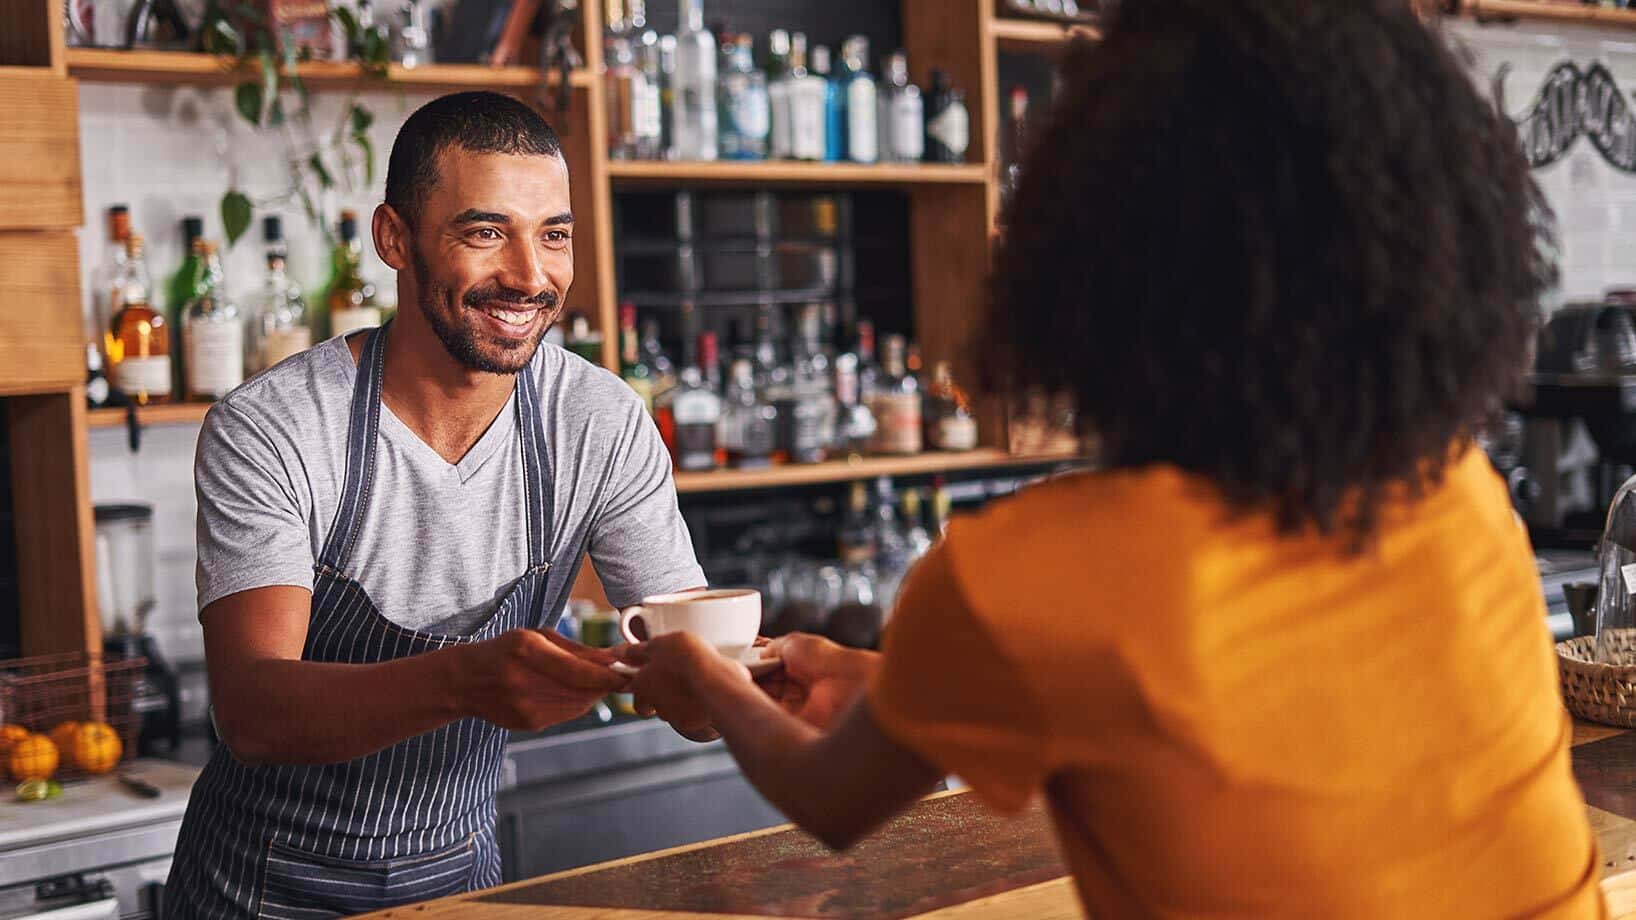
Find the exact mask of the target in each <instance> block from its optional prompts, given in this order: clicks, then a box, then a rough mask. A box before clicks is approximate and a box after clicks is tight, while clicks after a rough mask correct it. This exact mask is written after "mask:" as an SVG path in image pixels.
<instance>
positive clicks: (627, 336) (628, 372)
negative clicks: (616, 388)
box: [619, 303, 653, 413]
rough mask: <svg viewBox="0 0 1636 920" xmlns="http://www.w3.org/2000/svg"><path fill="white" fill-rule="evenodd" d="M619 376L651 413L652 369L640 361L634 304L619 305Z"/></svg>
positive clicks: (639, 345)
mask: <svg viewBox="0 0 1636 920" xmlns="http://www.w3.org/2000/svg"><path fill="white" fill-rule="evenodd" d="M619 376H620V377H621V378H622V379H623V380H624V381H625V382H626V383H627V384H629V385H630V388H631V389H633V390H635V391H636V395H637V396H640V397H642V405H643V406H645V407H646V408H647V410H648V412H650V413H651V412H652V411H653V369H652V368H650V367H648V366H647V363H646V362H644V361H643V360H642V344H641V340H640V338H639V337H638V336H637V332H636V304H633V303H622V304H620V305H619Z"/></svg>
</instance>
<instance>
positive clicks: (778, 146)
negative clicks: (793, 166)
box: [767, 80, 790, 160]
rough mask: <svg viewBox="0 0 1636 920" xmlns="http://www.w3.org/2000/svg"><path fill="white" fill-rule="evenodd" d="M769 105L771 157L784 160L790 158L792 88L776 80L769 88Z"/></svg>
mask: <svg viewBox="0 0 1636 920" xmlns="http://www.w3.org/2000/svg"><path fill="white" fill-rule="evenodd" d="M767 104H768V107H769V108H770V109H771V117H772V136H771V138H770V139H769V140H770V142H771V145H772V150H771V154H770V155H771V156H772V157H773V158H774V159H778V160H783V159H788V158H789V156H790V87H789V83H788V82H786V81H784V80H775V81H773V83H772V85H770V86H768V87H767Z"/></svg>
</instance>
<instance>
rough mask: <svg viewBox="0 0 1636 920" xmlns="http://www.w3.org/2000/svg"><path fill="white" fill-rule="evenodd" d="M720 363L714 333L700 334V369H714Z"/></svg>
mask: <svg viewBox="0 0 1636 920" xmlns="http://www.w3.org/2000/svg"><path fill="white" fill-rule="evenodd" d="M719 361H720V354H719V351H718V348H717V345H716V334H715V333H714V332H701V333H699V367H701V368H712V367H715V366H716V364H717V363H718V362H719Z"/></svg>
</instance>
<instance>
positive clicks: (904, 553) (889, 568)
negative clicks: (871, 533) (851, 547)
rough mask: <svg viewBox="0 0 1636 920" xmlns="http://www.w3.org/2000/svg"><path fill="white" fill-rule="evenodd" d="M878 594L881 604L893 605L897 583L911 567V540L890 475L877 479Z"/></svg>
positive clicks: (876, 586) (887, 608) (890, 607)
mask: <svg viewBox="0 0 1636 920" xmlns="http://www.w3.org/2000/svg"><path fill="white" fill-rule="evenodd" d="M874 529H875V596H876V598H877V599H878V600H879V601H880V605H881V607H882V608H884V609H886V610H891V609H892V600H893V598H895V597H896V596H897V593H898V586H899V585H900V584H902V583H903V576H904V575H905V574H907V573H908V571H909V564H910V561H911V560H910V558H909V541H908V540H907V539H906V538H905V537H904V533H903V527H902V526H901V525H900V524H899V523H898V511H897V496H896V495H895V494H894V493H893V491H892V480H891V478H890V477H887V476H882V477H880V478H879V479H877V480H875V510H874Z"/></svg>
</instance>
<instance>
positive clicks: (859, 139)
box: [841, 35, 880, 163]
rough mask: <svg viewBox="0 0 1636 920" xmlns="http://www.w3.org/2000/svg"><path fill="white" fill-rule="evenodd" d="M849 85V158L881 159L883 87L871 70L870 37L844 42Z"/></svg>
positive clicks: (844, 67)
mask: <svg viewBox="0 0 1636 920" xmlns="http://www.w3.org/2000/svg"><path fill="white" fill-rule="evenodd" d="M841 63H842V70H841V73H842V80H843V82H844V86H845V88H846V158H847V159H848V160H851V161H852V162H854V163H874V162H877V161H878V160H879V159H880V127H879V121H878V120H879V117H880V111H879V108H878V102H879V94H880V90H879V88H878V87H877V86H876V84H875V77H874V75H873V74H871V73H870V72H869V39H867V38H865V37H863V36H862V35H854V36H852V37H851V38H849V39H847V40H846V42H845V44H843V45H842V46H841Z"/></svg>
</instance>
